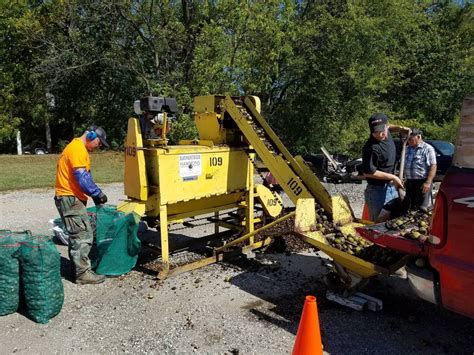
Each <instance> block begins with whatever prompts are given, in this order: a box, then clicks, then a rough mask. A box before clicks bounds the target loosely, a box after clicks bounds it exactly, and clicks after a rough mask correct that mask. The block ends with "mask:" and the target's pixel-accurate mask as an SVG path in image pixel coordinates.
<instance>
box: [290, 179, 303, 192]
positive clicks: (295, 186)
mask: <svg viewBox="0 0 474 355" xmlns="http://www.w3.org/2000/svg"><path fill="white" fill-rule="evenodd" d="M287 185H288V186H289V188H290V189H291V190H292V191H293V193H294V194H295V195H296V196H299V194H300V193H301V191H303V188H302V187H301V186H300V184H299V183H298V181H296V180H295V179H293V178H291V179H290V180H289V181H288V183H287Z"/></svg>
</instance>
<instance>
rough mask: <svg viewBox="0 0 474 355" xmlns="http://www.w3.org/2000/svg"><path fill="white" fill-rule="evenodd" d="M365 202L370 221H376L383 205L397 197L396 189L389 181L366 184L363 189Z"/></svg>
mask: <svg viewBox="0 0 474 355" xmlns="http://www.w3.org/2000/svg"><path fill="white" fill-rule="evenodd" d="M364 195H365V202H366V203H367V205H368V207H369V217H370V220H371V221H376V220H377V218H378V216H379V214H380V211H381V210H382V208H383V206H384V205H385V204H386V203H387V202H389V201H391V200H393V199H394V198H397V197H398V191H397V189H396V188H395V186H393V184H391V183H387V184H385V185H367V188H366V189H365V193H364Z"/></svg>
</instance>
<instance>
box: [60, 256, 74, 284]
mask: <svg viewBox="0 0 474 355" xmlns="http://www.w3.org/2000/svg"><path fill="white" fill-rule="evenodd" d="M61 276H62V277H63V278H64V280H67V281H69V282H73V283H74V279H73V271H72V263H71V261H69V259H68V258H65V257H64V256H61Z"/></svg>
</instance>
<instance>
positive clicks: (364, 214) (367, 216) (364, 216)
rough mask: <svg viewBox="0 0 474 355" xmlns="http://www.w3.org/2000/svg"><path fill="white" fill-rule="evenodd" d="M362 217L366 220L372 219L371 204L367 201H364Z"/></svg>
mask: <svg viewBox="0 0 474 355" xmlns="http://www.w3.org/2000/svg"><path fill="white" fill-rule="evenodd" d="M362 219H363V220H365V221H370V216H369V205H368V204H367V202H365V203H364V209H363V210H362Z"/></svg>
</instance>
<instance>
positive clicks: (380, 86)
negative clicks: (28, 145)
mask: <svg viewBox="0 0 474 355" xmlns="http://www.w3.org/2000/svg"><path fill="white" fill-rule="evenodd" d="M0 13H1V14H2V15H1V17H0V36H1V38H2V41H0V57H1V58H2V61H1V62H0V109H1V110H0V151H1V152H13V151H14V138H15V135H16V131H17V130H18V129H19V130H20V131H21V132H22V135H23V136H24V137H25V139H26V140H29V139H30V140H33V139H40V140H44V139H45V138H44V133H43V132H44V127H45V126H49V127H51V131H52V139H53V144H54V145H55V147H56V148H57V149H58V148H60V147H59V146H60V145H63V144H64V141H67V140H68V139H70V138H72V137H73V136H74V135H77V134H79V133H80V132H81V131H82V130H83V129H84V128H86V127H87V125H89V124H91V123H95V124H100V125H102V126H104V127H105V128H106V130H107V132H108V135H109V137H110V140H111V141H112V144H113V146H114V147H117V148H118V147H120V146H121V145H122V142H123V139H124V136H125V133H126V132H125V130H126V121H127V118H128V117H129V116H130V115H132V114H133V102H134V101H135V100H136V99H138V98H140V97H141V96H143V95H148V94H153V95H165V96H172V97H176V98H177V101H178V106H179V112H178V120H177V122H175V124H174V130H173V131H172V134H171V139H172V140H173V141H175V142H176V141H178V140H179V139H188V138H194V136H195V135H196V130H195V127H194V125H193V121H192V102H193V97H194V96H197V95H205V94H227V93H229V94H232V95H243V94H252V95H258V96H260V98H261V99H262V104H263V111H264V115H265V117H266V118H267V119H268V120H269V121H270V123H271V125H272V126H273V127H274V128H275V130H276V131H277V133H278V134H279V135H280V136H281V138H282V139H283V141H284V142H285V144H287V145H288V147H289V148H290V150H292V151H293V152H295V153H303V152H318V151H319V149H320V147H321V146H325V147H326V148H328V149H329V150H330V151H332V152H334V153H336V152H338V153H348V154H352V155H358V154H359V151H360V148H361V146H362V144H363V142H364V140H365V139H366V137H367V134H368V129H367V122H366V121H367V118H368V117H369V116H370V115H371V114H372V113H373V112H376V111H383V112H385V113H387V114H388V115H389V117H390V118H391V119H392V120H394V121H395V122H396V121H397V120H398V121H400V122H408V123H410V124H412V125H416V126H419V127H422V128H423V129H424V130H425V131H426V132H427V133H429V135H430V138H439V139H448V140H451V139H452V138H453V137H454V132H455V126H456V122H457V119H458V116H459V109H460V105H461V102H462V99H463V97H464V96H466V95H468V94H472V92H473V87H472V85H473V84H472V83H473V82H474V80H473V79H474V78H473V67H474V65H473V64H474V63H473V46H472V39H473V38H474V33H473V31H474V29H473V24H472V15H473V7H472V5H471V4H469V3H468V2H466V3H459V2H458V1H456V2H451V1H444V2H436V3H434V4H433V2H429V1H418V2H413V1H410V0H390V1H389V0H381V1H375V2H373V1H371V2H354V1H347V0H335V1H330V2H324V1H310V0H306V1H301V0H268V1H256V0H181V1H177V0H160V1H156V0H123V1H113V0H103V1H85V0H53V1H18V2H11V1H5V0H1V1H0ZM51 98H54V100H51Z"/></svg>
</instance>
